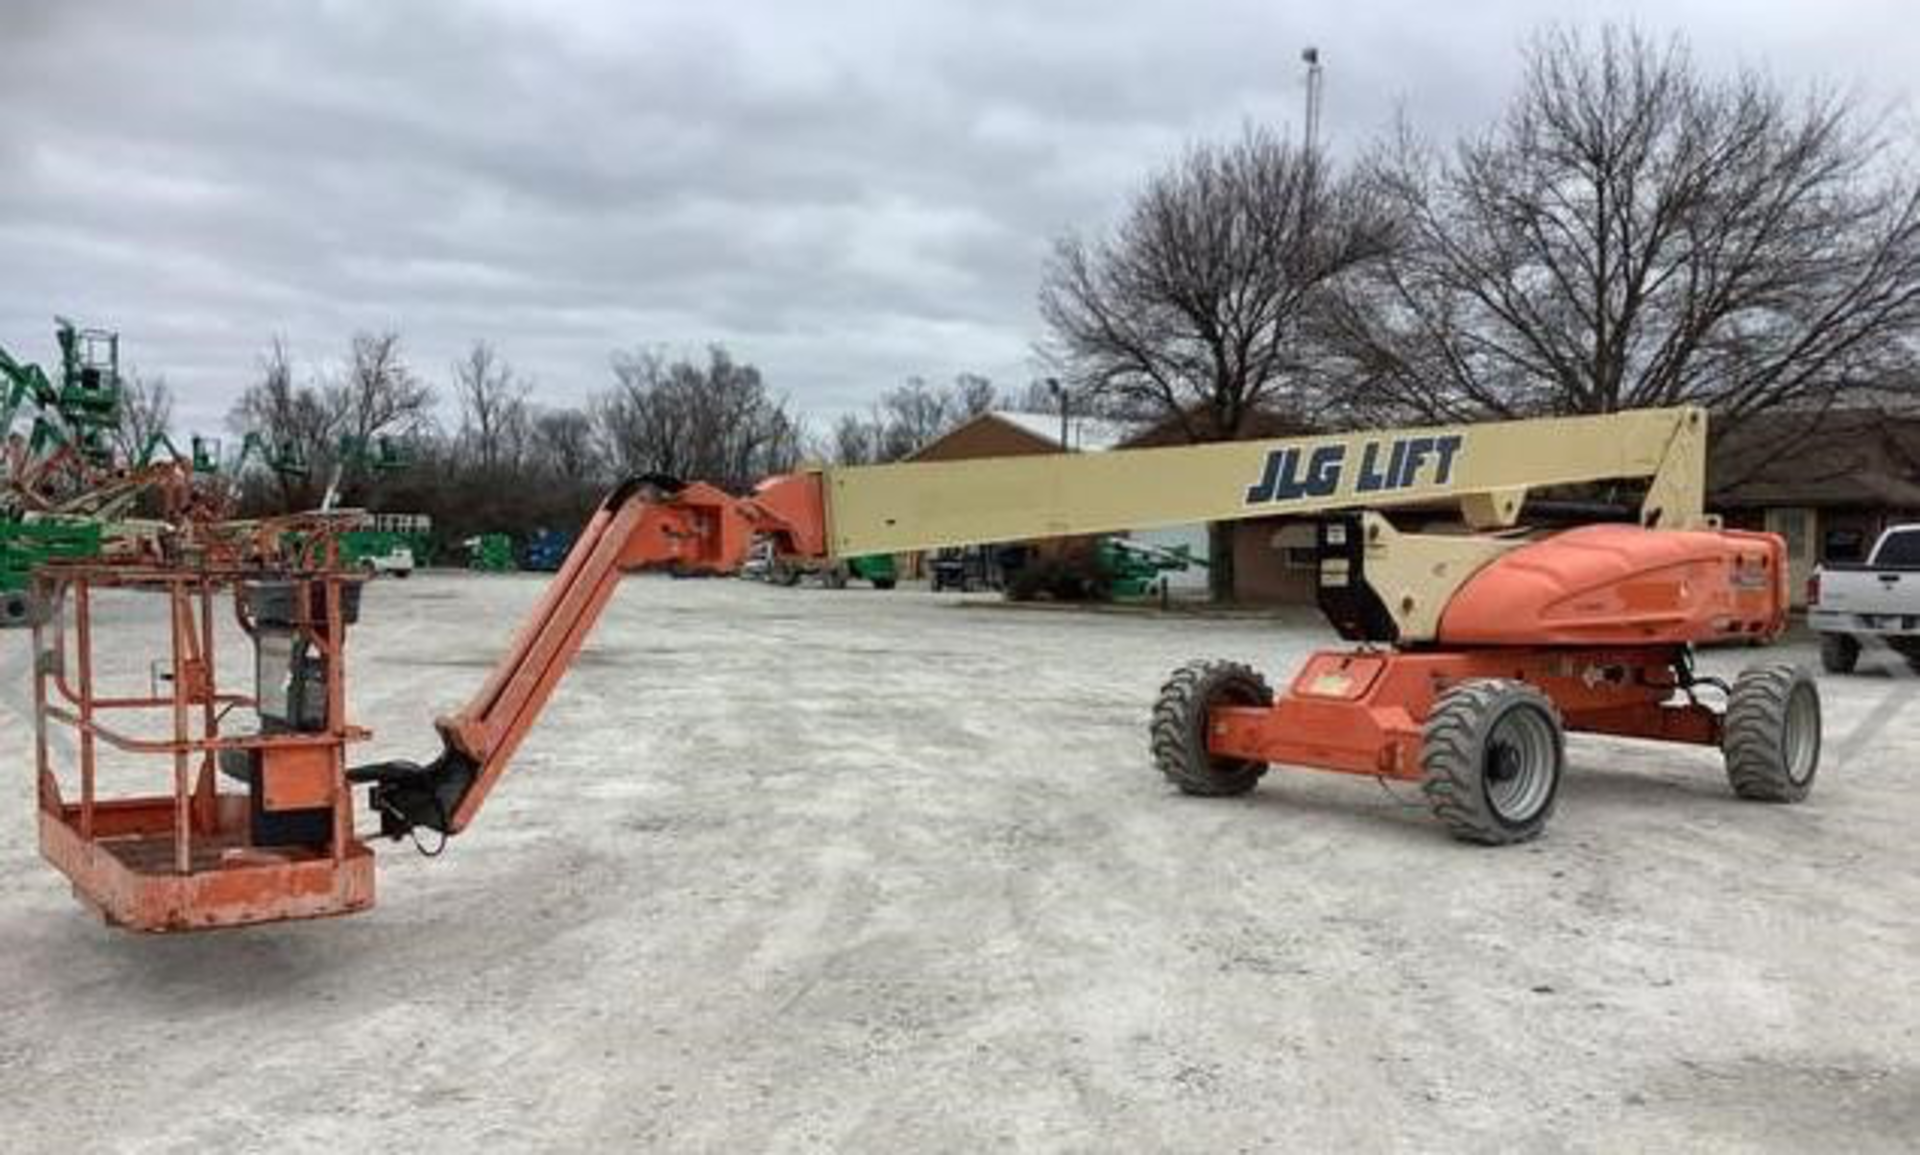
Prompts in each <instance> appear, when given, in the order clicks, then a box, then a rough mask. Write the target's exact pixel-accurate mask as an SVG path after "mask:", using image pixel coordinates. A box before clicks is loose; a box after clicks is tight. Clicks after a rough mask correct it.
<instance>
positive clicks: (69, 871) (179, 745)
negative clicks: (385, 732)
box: [33, 564, 374, 931]
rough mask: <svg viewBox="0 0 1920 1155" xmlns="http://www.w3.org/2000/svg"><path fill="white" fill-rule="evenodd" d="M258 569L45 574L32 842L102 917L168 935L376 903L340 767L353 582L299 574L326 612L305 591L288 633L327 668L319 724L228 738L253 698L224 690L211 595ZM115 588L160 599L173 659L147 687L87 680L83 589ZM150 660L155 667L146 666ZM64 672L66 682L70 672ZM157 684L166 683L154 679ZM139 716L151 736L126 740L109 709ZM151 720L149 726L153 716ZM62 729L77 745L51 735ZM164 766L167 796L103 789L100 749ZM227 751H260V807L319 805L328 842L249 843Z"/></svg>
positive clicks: (92, 668) (37, 641)
mask: <svg viewBox="0 0 1920 1155" xmlns="http://www.w3.org/2000/svg"><path fill="white" fill-rule="evenodd" d="M258 576H261V575H260V574H258V573H252V572H248V571H244V570H237V569H220V568H211V569H177V568H169V567H152V566H116V565H112V564H76V565H63V566H59V567H57V568H56V569H53V570H50V571H49V572H46V573H43V574H42V575H41V577H40V587H39V588H40V590H41V592H42V594H43V595H44V596H45V597H46V598H47V599H48V603H49V605H50V606H51V612H50V614H49V615H48V618H47V620H45V621H43V622H42V623H40V624H38V625H36V626H35V627H34V631H33V649H34V654H35V675H34V717H35V734H34V744H35V759H36V764H37V766H38V779H39V811H40V850H41V854H42V855H43V856H44V857H45V858H47V860H48V861H50V862H51V863H52V864H53V865H54V866H55V867H57V868H58V869H59V870H60V871H61V872H62V873H64V874H65V875H67V877H68V878H69V880H70V881H71V882H72V884H73V889H74V893H75V894H76V895H77V896H78V897H79V898H80V899H81V900H82V901H83V902H85V903H87V904H88V905H89V906H92V907H94V908H95V909H96V910H98V911H99V912H100V913H101V914H102V915H103V916H104V917H105V918H106V919H107V921H109V922H111V923H115V924H118V925H121V926H126V927H130V928H133V929H138V930H149V931H170V930H190V929H200V928H208V927H219V926H235V925H241V924H245V923H253V922H264V921H272V920H279V919H289V918H313V917H320V916H324V915H335V914H345V913H349V912H351V911H356V910H361V909H364V908H366V907H368V906H371V905H372V904H373V897H374V885H373V852H372V851H371V850H369V849H368V848H367V847H366V846H365V845H363V844H362V843H361V842H360V841H359V840H357V839H356V838H355V837H354V833H353V796H352V793H351V791H350V790H349V788H348V784H347V781H346V776H345V768H346V761H345V750H346V746H347V744H348V743H349V742H355V741H359V740H362V739H365V738H366V737H368V736H369V734H368V732H367V731H365V730H361V729H359V728H356V727H353V726H350V725H348V724H347V722H346V704H345V680H344V677H343V675H344V672H345V628H344V627H345V623H344V619H343V613H342V598H343V592H344V590H345V588H346V587H347V585H348V584H350V583H352V582H356V581H358V580H360V579H359V578H358V577H356V576H353V575H348V574H344V573H341V572H338V571H324V572H320V573H317V574H308V575H300V576H298V577H296V578H295V580H299V581H302V582H304V583H306V584H304V585H303V586H302V587H301V588H302V589H303V590H308V589H317V590H318V591H320V594H321V597H320V598H319V602H320V605H321V606H322V607H323V608H322V609H321V612H319V613H318V614H314V613H312V612H311V607H312V601H311V600H310V599H309V598H307V597H304V596H303V597H301V598H300V599H299V600H300V602H301V604H302V606H303V607H305V608H303V610H302V611H301V619H302V620H300V622H299V631H300V633H301V634H302V635H303V636H305V637H306V638H307V639H308V641H310V642H311V643H312V644H313V646H314V649H315V652H316V654H318V655H319V657H320V658H321V660H322V661H323V662H324V664H325V668H326V673H327V686H328V701H327V703H326V711H327V713H326V718H327V724H326V727H325V729H324V730H322V731H320V732H316V733H285V734H255V735H244V736H232V735H226V734H223V733H222V732H221V725H222V721H223V719H224V718H225V716H226V714H227V713H228V712H229V711H230V710H233V709H235V708H251V707H254V706H256V705H257V703H256V702H255V700H254V698H253V697H252V696H250V695H247V694H241V693H233V692H229V691H223V690H221V689H220V688H219V681H218V663H217V652H218V644H217V631H216V629H215V605H216V602H218V601H220V600H222V599H223V597H227V596H231V597H233V598H234V599H235V602H234V609H235V614H236V617H241V616H242V611H241V609H240V605H239V601H238V597H239V593H238V590H239V584H240V582H241V581H242V580H243V579H245V578H247V577H258ZM102 589H119V590H130V591H135V592H138V593H141V594H144V595H148V596H157V597H160V598H164V599H165V600H166V602H167V604H168V608H169V613H168V622H169V628H168V633H169V639H168V648H169V653H168V654H167V655H166V656H165V657H164V658H163V659H162V661H163V662H164V667H163V668H164V671H165V672H164V675H160V674H158V673H157V671H156V672H155V673H153V674H152V675H151V676H153V681H154V685H153V687H152V688H151V689H150V691H149V692H148V693H145V694H131V695H119V696H115V695H110V694H103V693H101V692H100V690H99V688H98V677H97V674H98V662H97V655H96V653H95V646H94V643H95V631H94V622H93V617H94V599H95V595H96V593H97V592H98V591H99V590H102ZM150 669H151V668H150ZM69 671H71V676H69ZM163 679H164V681H165V683H166V686H165V688H164V689H162V688H161V686H160V685H159V683H160V682H161V681H162V680H163ZM141 716H145V717H146V718H147V719H149V721H148V722H147V727H148V729H149V730H153V729H158V730H160V731H161V733H160V735H159V736H152V735H151V734H150V733H149V734H136V733H134V732H132V730H131V729H129V728H128V727H127V726H125V725H123V724H121V723H120V721H119V719H121V718H123V717H125V718H130V719H138V718H139V717H141ZM155 716H158V717H159V718H160V719H161V722H160V724H159V725H158V726H157V727H155V726H154V724H153V722H152V721H151V719H153V718H154V717H155ZM63 736H70V737H71V739H72V742H71V743H70V744H69V743H66V742H62V741H60V738H61V737H63ZM102 744H104V745H105V746H108V747H111V748H113V749H115V750H119V751H122V752H124V753H127V754H132V755H143V756H147V757H149V758H152V759H156V760H159V761H161V762H162V763H163V764H164V765H165V766H166V768H167V770H168V771H170V779H171V782H170V786H171V788H170V790H168V791H167V792H165V793H156V794H145V795H135V796H129V797H113V798H108V797H102V796H101V791H100V790H99V788H98V779H99V776H100V775H99V770H100V766H99V763H100V754H101V746H102ZM69 745H70V747H71V754H72V758H71V760H70V762H68V765H67V766H66V767H64V768H65V769H67V770H68V771H69V773H70V774H71V773H77V778H78V793H77V797H74V798H71V799H69V798H68V797H66V795H65V794H64V793H63V791H62V789H61V771H62V769H63V766H62V762H63V761H66V760H65V759H63V758H62V757H61V754H62V752H63V751H62V750H61V747H65V746H69ZM223 750H250V751H258V752H260V755H261V766H260V769H259V771H258V773H259V774H260V775H261V776H262V778H263V795H264V803H263V804H264V805H265V807H266V808H267V809H268V810H279V809H289V810H290V809H296V808H318V807H322V806H325V807H330V808H331V811H332V830H331V835H330V837H329V838H328V839H327V842H326V845H325V846H316V847H304V846H292V847H287V846H274V847H255V846H252V845H250V844H249V833H248V831H249V800H248V797H247V796H246V795H244V794H231V793H223V792H221V791H220V790H219V786H218V772H217V768H216V760H217V758H218V756H219V752H220V751H223Z"/></svg>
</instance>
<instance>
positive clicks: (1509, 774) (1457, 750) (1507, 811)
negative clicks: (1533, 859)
mask: <svg viewBox="0 0 1920 1155" xmlns="http://www.w3.org/2000/svg"><path fill="white" fill-rule="evenodd" d="M1566 762H1567V741H1566V735H1565V733H1564V731H1563V729H1562V727H1561V725H1560V713H1559V711H1557V710H1555V709H1554V708H1553V702H1552V700H1551V699H1549V698H1548V697H1547V696H1546V695H1545V694H1543V693H1541V692H1540V691H1539V690H1537V689H1535V688H1534V687H1532V686H1530V685H1528V684H1527V683H1525V682H1518V681H1512V680H1510V679H1503V678H1473V679H1469V680H1467V681H1464V682H1460V683H1458V684H1456V685H1454V686H1452V687H1450V688H1449V689H1447V690H1446V692H1444V693H1442V694H1441V695H1440V697H1439V699H1438V700H1437V701H1436V702H1435V703H1434V705H1433V711H1432V712H1431V713H1430V714H1428V715H1427V721H1426V725H1425V727H1424V728H1423V731H1422V734H1421V754H1420V765H1421V769H1422V771H1423V772H1424V774H1425V781H1423V782H1422V783H1421V787H1420V789H1421V792H1422V793H1423V794H1425V795H1426V798H1427V805H1428V806H1429V807H1430V808H1431V809H1432V810H1433V814H1434V817H1436V818H1438V819H1439V820H1440V821H1441V822H1444V823H1446V826H1447V830H1448V832H1449V833H1451V834H1452V835H1453V836H1454V837H1455V838H1458V839H1460V840H1462V841H1463V842H1478V843H1480V844H1482V845H1485V846H1504V845H1506V844H1508V843H1513V842H1525V841H1527V840H1529V839H1531V838H1537V837H1539V834H1540V832H1541V831H1542V830H1544V829H1546V825H1547V819H1548V818H1549V817H1550V816H1551V815H1552V814H1553V805H1554V800H1555V799H1556V798H1557V797H1558V795H1559V793H1560V773H1561V771H1562V769H1564V768H1565V766H1566Z"/></svg>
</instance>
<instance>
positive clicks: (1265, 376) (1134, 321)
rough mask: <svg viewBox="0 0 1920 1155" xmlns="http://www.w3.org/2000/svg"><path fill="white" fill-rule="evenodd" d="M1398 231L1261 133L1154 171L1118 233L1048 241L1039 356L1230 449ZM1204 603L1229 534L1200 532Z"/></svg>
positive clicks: (1356, 193) (1295, 371)
mask: <svg viewBox="0 0 1920 1155" xmlns="http://www.w3.org/2000/svg"><path fill="white" fill-rule="evenodd" d="M1394 233H1395V230H1394V228H1393V223H1392V221H1391V218H1390V217H1388V215H1387V214H1386V213H1385V212H1384V211H1383V210H1382V208H1381V206H1380V205H1379V203H1378V200H1377V197H1376V196H1375V195H1374V194H1373V193H1372V192H1371V190H1370V188H1369V187H1368V186H1367V185H1365V184H1364V183H1362V182H1361V181H1359V180H1357V179H1356V178H1354V177H1352V176H1349V175H1343V174H1338V173H1336V172H1334V171H1333V170H1332V168H1331V167H1330V166H1329V165H1328V164H1327V163H1326V162H1324V161H1323V160H1321V159H1320V158H1319V157H1318V156H1317V155H1316V154H1313V153H1309V152H1304V151H1302V150H1300V149H1298V148H1295V147H1293V146H1291V145H1289V144H1287V143H1286V142H1284V141H1282V140H1281V139H1280V138H1279V137H1277V136H1276V135H1274V134H1273V133H1271V132H1269V131H1267V130H1265V129H1260V128H1252V127H1250V128H1248V129H1246V130H1245V131H1244V132H1243V133H1242V135H1241V136H1240V138H1239V139H1238V140H1236V141H1234V142H1232V143H1230V144H1226V145H1213V144H1201V145H1196V146H1194V147H1193V148H1191V149H1189V150H1188V151H1187V153H1186V155H1185V156H1184V157H1182V158H1181V160H1180V161H1179V162H1178V163H1176V164H1175V165H1173V166H1172V167H1170V168H1168V169H1166V170H1164V171H1162V172H1160V173H1158V174H1156V175H1155V176H1153V177H1152V178H1151V179H1149V180H1148V182H1147V183H1146V185H1145V187H1144V188H1142V189H1141V191H1140V192H1139V193H1138V194H1137V195H1136V196H1135V198H1134V200H1133V203H1132V206H1131V208H1130V209H1129V211H1128V213H1127V214H1126V216H1125V218H1124V219H1123V220H1122V221H1121V223H1120V224H1119V226H1118V227H1117V228H1116V229H1115V230H1114V231H1113V232H1112V233H1111V234H1109V235H1107V236H1104V237H1099V238H1096V239H1092V240H1088V239H1086V238H1083V237H1080V236H1077V235H1069V236H1066V237H1063V238H1061V239H1060V240H1059V241H1058V242H1057V243H1056V244H1055V246H1054V251H1053V256H1052V259H1051V260H1050V262H1049V263H1048V266H1047V268H1046V271H1045V274H1044V277H1043V281H1042V284H1041V289H1040V312H1041V316H1042V318H1043V319H1044V320H1045V321H1046V323H1047V325H1048V327H1049V329H1050V330H1051V342H1050V346H1049V348H1048V352H1049V354H1050V355H1051V356H1053V357H1054V358H1056V359H1057V360H1058V361H1059V362H1060V363H1061V364H1062V366H1063V368H1064V369H1065V370H1066V374H1065V375H1066V376H1069V377H1071V378H1072V379H1073V382H1074V384H1076V385H1078V386H1079V387H1081V388H1084V389H1089V390H1091V391H1093V392H1096V393H1099V394H1103V395H1106V396H1108V397H1110V398H1114V399H1116V400H1117V401H1118V402H1119V403H1120V404H1121V405H1122V406H1123V407H1126V408H1129V409H1132V410H1136V411H1149V412H1154V413H1156V414H1157V415H1159V416H1162V417H1165V418H1170V419H1172V420H1173V421H1175V422H1177V423H1178V424H1179V425H1180V427H1181V428H1182V429H1183V431H1184V432H1185V434H1186V435H1187V437H1188V438H1189V439H1190V440H1194V441H1214V440H1232V439H1233V438H1235V437H1237V436H1238V435H1239V434H1240V432H1241V430H1242V428H1243V427H1244V426H1245V424H1246V422H1247V420H1248V418H1249V416H1250V415H1252V414H1253V413H1255V412H1256V411H1258V410H1259V409H1260V408H1262V407H1263V406H1270V405H1273V404H1275V403H1277V402H1280V401H1282V400H1294V401H1296V402H1297V399H1298V398H1299V396H1301V395H1302V394H1303V393H1304V390H1305V388H1306V386H1307V385H1308V384H1309V380H1308V375H1307V373H1306V372H1305V368H1306V366H1307V364H1308V363H1309V362H1308V359H1307V357H1306V355H1305V351H1304V349H1303V333H1304V330H1305V329H1306V325H1305V322H1306V320H1307V319H1308V318H1309V317H1310V316H1311V315H1312V313H1313V312H1314V310H1315V309H1316V308H1317V306H1318V304H1319V303H1320V302H1321V301H1322V300H1323V299H1324V298H1325V297H1326V295H1327V293H1328V290H1329V289H1330V287H1331V286H1332V285H1334V284H1335V283H1336V282H1337V281H1338V280H1339V279H1341V278H1342V277H1345V276H1347V275H1349V274H1351V273H1352V272H1353V271H1354V270H1356V269H1358V268H1360V267H1362V266H1364V265H1365V264H1367V263H1368V262H1370V261H1372V260H1375V259H1377V258H1378V257H1380V256H1381V255H1382V254H1383V253H1384V252H1385V251H1386V250H1387V249H1388V248H1389V247H1390V246H1391V244H1392V242H1393V239H1394ZM1210 537H1211V543H1212V548H1211V551H1210V552H1211V554H1212V558H1211V562H1212V565H1211V569H1210V575H1211V582H1212V585H1213V591H1214V596H1215V597H1218V598H1226V597H1231V596H1232V590H1233V554H1232V549H1231V544H1232V538H1231V534H1230V532H1229V528H1228V527H1226V526H1218V525H1217V526H1214V527H1212V532H1211V534H1210Z"/></svg>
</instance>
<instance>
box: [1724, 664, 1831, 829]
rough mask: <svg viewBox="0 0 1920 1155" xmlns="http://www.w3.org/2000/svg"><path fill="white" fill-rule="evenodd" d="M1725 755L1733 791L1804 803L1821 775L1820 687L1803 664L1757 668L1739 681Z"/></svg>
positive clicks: (1764, 799) (1729, 708)
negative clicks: (1816, 779)
mask: <svg viewBox="0 0 1920 1155" xmlns="http://www.w3.org/2000/svg"><path fill="white" fill-rule="evenodd" d="M1720 746H1721V752H1722V753H1723V754H1724V755H1725V756H1726V760H1727V782H1728V783H1729V784H1731V785H1732V787H1733V792H1734V793H1735V794H1738V795H1739V796H1740V797H1742V798H1747V799H1751V800H1753V801H1755V802H1799V801H1802V800H1804V799H1805V798H1806V796H1807V794H1808V793H1809V792H1810V791H1812V789H1813V780H1814V777H1815V775H1817V774H1818V773H1819V772H1820V689H1819V686H1818V685H1816V684H1815V682H1814V680H1813V675H1812V674H1810V673H1808V672H1807V671H1806V670H1803V669H1801V668H1800V667H1798V666H1788V665H1777V666H1755V667H1753V668H1752V669H1750V670H1746V671H1744V672H1743V673H1741V675H1740V676H1739V677H1738V678H1735V679H1734V682H1733V693H1732V695H1731V696H1730V697H1729V698H1728V699H1727V716H1726V723H1725V730H1724V734H1723V737H1722V738H1721V740H1720Z"/></svg>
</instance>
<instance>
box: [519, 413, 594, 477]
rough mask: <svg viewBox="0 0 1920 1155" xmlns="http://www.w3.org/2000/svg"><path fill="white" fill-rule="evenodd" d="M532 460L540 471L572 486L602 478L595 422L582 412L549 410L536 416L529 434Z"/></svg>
mask: <svg viewBox="0 0 1920 1155" xmlns="http://www.w3.org/2000/svg"><path fill="white" fill-rule="evenodd" d="M528 443H529V446H530V450H529V457H530V459H531V464H532V466H533V467H534V468H535V470H537V471H541V472H544V473H546V474H547V475H548V476H549V477H551V478H552V479H553V480H555V481H558V482H561V483H562V484H566V485H571V486H584V485H589V484H591V483H593V482H594V481H596V480H598V479H599V474H600V459H599V457H598V456H597V455H596V454H595V453H594V449H593V419H592V418H590V417H588V416H587V414H586V413H585V412H584V411H583V410H579V409H548V410H543V411H540V412H537V413H535V414H534V417H533V421H532V426H531V428H530V430H529V431H528Z"/></svg>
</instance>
